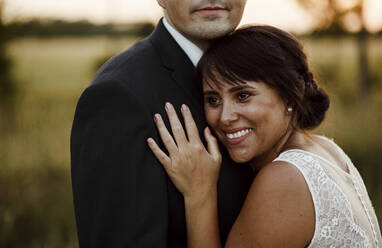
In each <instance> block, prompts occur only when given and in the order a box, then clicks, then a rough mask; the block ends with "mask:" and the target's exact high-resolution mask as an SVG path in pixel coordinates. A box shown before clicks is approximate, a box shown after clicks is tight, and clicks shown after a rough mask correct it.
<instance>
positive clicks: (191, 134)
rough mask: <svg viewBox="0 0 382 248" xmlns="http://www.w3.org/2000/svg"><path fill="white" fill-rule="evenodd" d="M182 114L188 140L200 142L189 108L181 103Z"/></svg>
mask: <svg viewBox="0 0 382 248" xmlns="http://www.w3.org/2000/svg"><path fill="white" fill-rule="evenodd" d="M181 109H182V115H183V119H184V125H185V127H186V131H187V137H188V140H189V141H190V142H201V141H200V137H199V131H198V128H197V126H196V124H195V121H194V118H193V117H192V114H191V111H190V109H189V108H188V107H187V105H185V104H183V105H182V108H181Z"/></svg>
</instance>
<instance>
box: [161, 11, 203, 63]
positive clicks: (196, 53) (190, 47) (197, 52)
mask: <svg viewBox="0 0 382 248" xmlns="http://www.w3.org/2000/svg"><path fill="white" fill-rule="evenodd" d="M163 24H164V26H165V27H166V29H167V31H168V32H169V33H170V34H171V36H172V37H173V38H174V40H175V41H176V42H177V43H178V44H179V46H180V47H181V48H182V49H183V51H184V52H185V53H186V54H187V56H188V57H189V58H190V60H191V62H192V63H193V64H194V66H196V65H197V64H198V62H199V60H200V58H201V57H202V56H203V51H202V49H200V48H199V47H198V46H196V45H195V44H194V43H192V42H191V41H190V40H188V39H187V38H186V37H184V36H183V35H182V34H181V33H179V31H177V30H176V29H175V28H173V27H172V26H171V25H170V24H169V23H168V22H167V20H166V18H163Z"/></svg>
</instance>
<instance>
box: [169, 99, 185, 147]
mask: <svg viewBox="0 0 382 248" xmlns="http://www.w3.org/2000/svg"><path fill="white" fill-rule="evenodd" d="M166 112H167V116H168V119H169V121H170V126H171V130H172V134H173V135H174V138H175V141H176V144H178V147H180V146H183V145H185V144H186V143H187V138H186V134H185V133H184V129H183V126H182V124H181V123H180V121H179V118H178V115H177V114H176V111H175V109H174V106H172V104H171V103H166Z"/></svg>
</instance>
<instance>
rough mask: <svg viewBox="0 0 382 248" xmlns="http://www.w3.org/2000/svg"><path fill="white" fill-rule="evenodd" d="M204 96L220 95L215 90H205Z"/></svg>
mask: <svg viewBox="0 0 382 248" xmlns="http://www.w3.org/2000/svg"><path fill="white" fill-rule="evenodd" d="M203 95H218V93H217V92H216V91H215V90H205V91H203Z"/></svg>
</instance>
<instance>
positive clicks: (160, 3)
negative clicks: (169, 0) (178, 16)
mask: <svg viewBox="0 0 382 248" xmlns="http://www.w3.org/2000/svg"><path fill="white" fill-rule="evenodd" d="M157 2H158V4H159V6H161V7H162V8H163V9H166V5H165V3H166V0H157Z"/></svg>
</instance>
